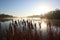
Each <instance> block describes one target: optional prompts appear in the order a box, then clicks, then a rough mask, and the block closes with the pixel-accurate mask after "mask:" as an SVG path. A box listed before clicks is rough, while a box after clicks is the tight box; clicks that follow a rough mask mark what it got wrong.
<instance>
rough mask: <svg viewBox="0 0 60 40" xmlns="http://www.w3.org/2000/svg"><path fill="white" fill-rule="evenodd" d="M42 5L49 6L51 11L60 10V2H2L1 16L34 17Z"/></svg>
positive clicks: (7, 0)
mask: <svg viewBox="0 0 60 40" xmlns="http://www.w3.org/2000/svg"><path fill="white" fill-rule="evenodd" d="M41 5H45V6H49V7H48V8H50V10H54V9H56V8H58V9H60V0H0V14H1V13H5V14H10V15H15V16H27V15H34V14H37V13H38V12H35V11H36V10H37V9H39V8H38V7H40V6H41ZM37 15H38V14H37Z"/></svg>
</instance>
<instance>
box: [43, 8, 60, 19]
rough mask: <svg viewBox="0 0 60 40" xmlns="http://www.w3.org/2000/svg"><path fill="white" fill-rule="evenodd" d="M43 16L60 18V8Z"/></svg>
mask: <svg viewBox="0 0 60 40" xmlns="http://www.w3.org/2000/svg"><path fill="white" fill-rule="evenodd" d="M43 17H44V18H47V19H60V10H59V9H56V10H55V11H50V12H48V13H47V14H45V15H44V16H43Z"/></svg>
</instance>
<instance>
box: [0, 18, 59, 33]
mask: <svg viewBox="0 0 60 40" xmlns="http://www.w3.org/2000/svg"><path fill="white" fill-rule="evenodd" d="M24 19H25V20H27V19H26V18H24ZM30 19H31V18H30ZM35 19H38V18H35ZM15 20H16V21H17V22H18V20H19V21H22V19H19V18H17V19H14V21H15ZM28 20H29V19H28ZM0 23H1V26H2V30H6V29H8V28H9V24H10V23H12V20H10V21H4V22H0ZM32 23H33V25H34V23H36V25H37V30H40V29H39V24H38V23H41V31H44V32H46V31H47V23H46V22H44V21H42V22H41V21H34V20H32ZM48 29H49V28H48ZM51 29H52V31H54V32H60V27H56V26H51ZM58 30H59V31H58Z"/></svg>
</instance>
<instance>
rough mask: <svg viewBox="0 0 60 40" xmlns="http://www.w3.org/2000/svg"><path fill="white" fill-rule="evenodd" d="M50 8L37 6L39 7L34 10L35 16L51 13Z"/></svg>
mask: <svg viewBox="0 0 60 40" xmlns="http://www.w3.org/2000/svg"><path fill="white" fill-rule="evenodd" d="M50 9H51V8H50V6H49V5H45V4H44V5H43V4H42V5H40V6H37V7H35V8H34V10H33V12H34V14H39V15H40V14H45V13H47V12H49V11H50Z"/></svg>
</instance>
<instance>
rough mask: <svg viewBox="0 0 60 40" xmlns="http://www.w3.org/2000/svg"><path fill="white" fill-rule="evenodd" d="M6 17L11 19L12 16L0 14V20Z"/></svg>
mask: <svg viewBox="0 0 60 40" xmlns="http://www.w3.org/2000/svg"><path fill="white" fill-rule="evenodd" d="M8 17H13V16H12V15H8V14H0V18H8Z"/></svg>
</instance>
